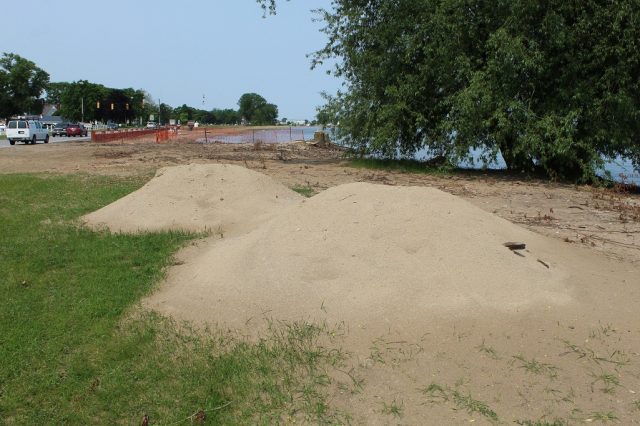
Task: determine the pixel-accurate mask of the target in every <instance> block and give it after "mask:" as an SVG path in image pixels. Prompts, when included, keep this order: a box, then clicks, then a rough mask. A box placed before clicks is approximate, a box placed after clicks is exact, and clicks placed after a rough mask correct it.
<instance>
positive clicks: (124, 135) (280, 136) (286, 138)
mask: <svg viewBox="0 0 640 426" xmlns="http://www.w3.org/2000/svg"><path fill="white" fill-rule="evenodd" d="M314 130H315V129H314V128H310V127H304V128H302V127H268V128H251V127H240V126H237V127H236V126H234V127H196V128H193V129H192V130H189V129H188V128H185V127H182V128H176V127H165V128H160V129H121V130H96V131H93V132H92V133H91V140H92V141H93V142H103V143H106V142H122V143H124V142H128V141H135V140H140V141H145V142H148V141H150V140H155V142H156V143H160V142H165V141H168V140H170V139H174V138H178V141H179V142H191V143H194V142H195V143H202V144H207V143H229V144H240V143H252V144H256V143H265V144H276V143H286V142H294V141H304V140H311V139H313V132H314Z"/></svg>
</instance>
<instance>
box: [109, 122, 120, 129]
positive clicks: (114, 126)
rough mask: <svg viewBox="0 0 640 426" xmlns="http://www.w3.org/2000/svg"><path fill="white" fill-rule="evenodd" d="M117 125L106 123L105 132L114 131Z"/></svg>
mask: <svg viewBox="0 0 640 426" xmlns="http://www.w3.org/2000/svg"><path fill="white" fill-rule="evenodd" d="M117 128H118V125H117V124H116V123H107V130H116V129H117Z"/></svg>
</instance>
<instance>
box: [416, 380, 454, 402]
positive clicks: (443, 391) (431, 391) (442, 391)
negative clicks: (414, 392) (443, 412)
mask: <svg viewBox="0 0 640 426" xmlns="http://www.w3.org/2000/svg"><path fill="white" fill-rule="evenodd" d="M420 391H421V392H422V393H424V394H425V395H427V396H428V397H429V398H430V399H429V402H445V401H448V400H449V395H448V389H447V388H446V387H443V386H441V385H439V384H437V383H431V384H430V385H429V386H425V387H424V388H422V389H420Z"/></svg>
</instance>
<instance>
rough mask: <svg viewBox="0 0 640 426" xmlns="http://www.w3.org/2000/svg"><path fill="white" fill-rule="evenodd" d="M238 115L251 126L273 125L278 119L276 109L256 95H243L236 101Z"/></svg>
mask: <svg viewBox="0 0 640 426" xmlns="http://www.w3.org/2000/svg"><path fill="white" fill-rule="evenodd" d="M238 106H239V107H240V108H239V110H238V114H239V115H240V117H242V118H244V119H245V120H247V121H248V122H249V123H251V124H253V125H265V124H275V122H276V119H277V118H278V107H277V106H275V105H274V104H270V103H267V100H266V99H265V98H263V97H262V96H260V95H258V94H257V93H245V94H244V95H242V96H241V97H240V100H238Z"/></svg>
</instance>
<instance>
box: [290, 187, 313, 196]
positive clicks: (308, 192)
mask: <svg viewBox="0 0 640 426" xmlns="http://www.w3.org/2000/svg"><path fill="white" fill-rule="evenodd" d="M291 189H292V190H293V191H295V192H297V193H298V194H300V195H302V196H305V197H307V198H309V197H313V196H314V195H316V191H315V190H314V189H313V188H312V187H310V186H302V185H297V186H292V187H291Z"/></svg>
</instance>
